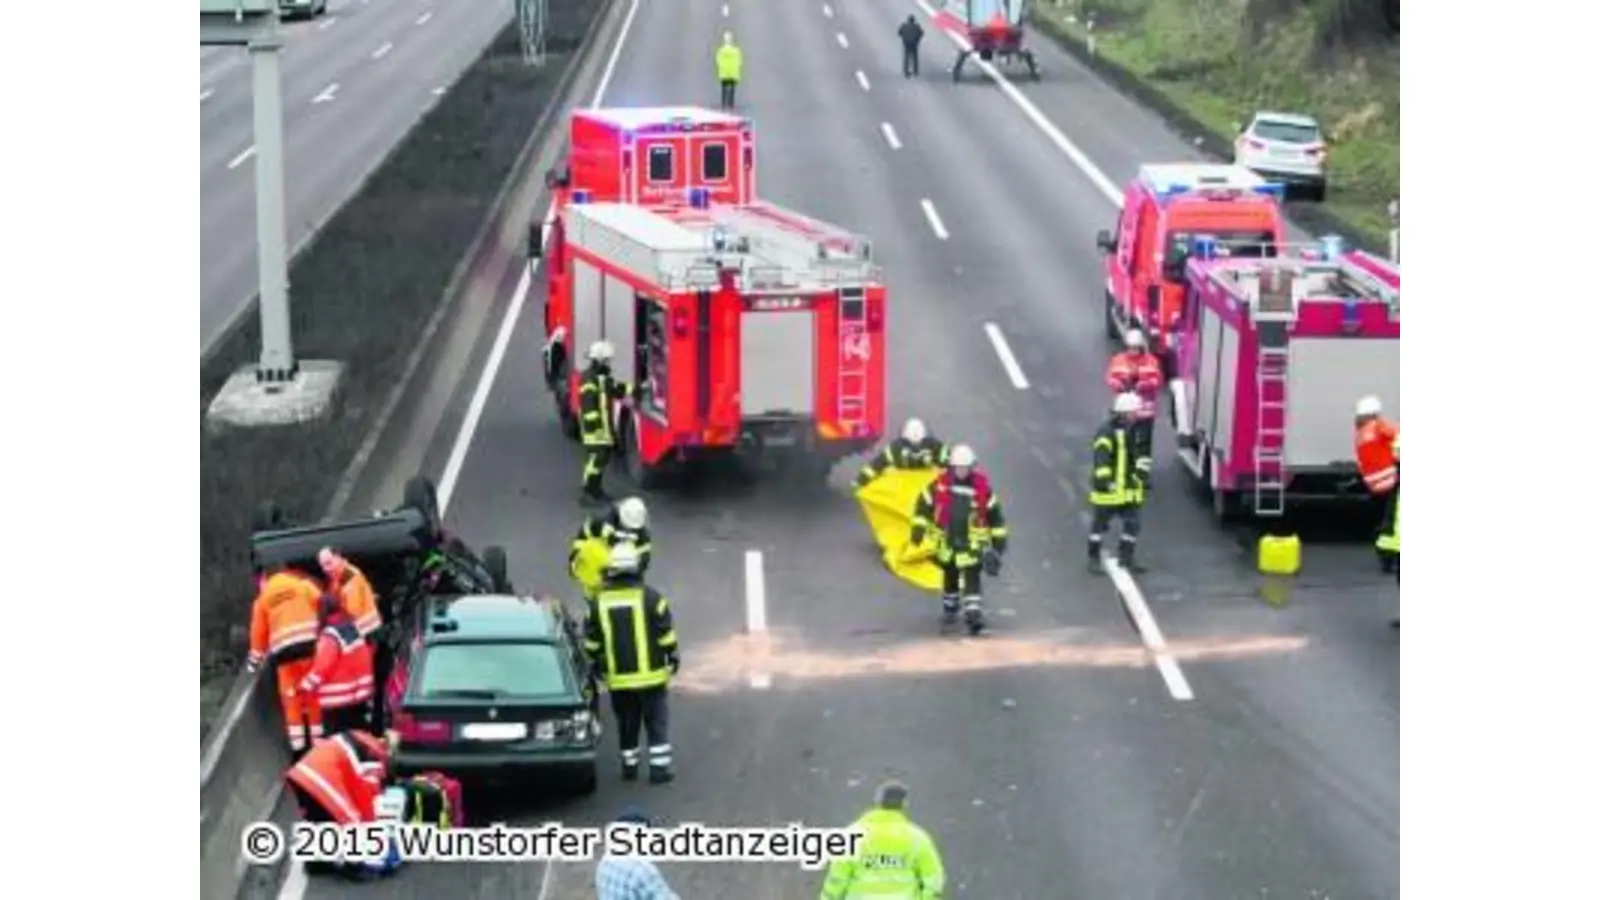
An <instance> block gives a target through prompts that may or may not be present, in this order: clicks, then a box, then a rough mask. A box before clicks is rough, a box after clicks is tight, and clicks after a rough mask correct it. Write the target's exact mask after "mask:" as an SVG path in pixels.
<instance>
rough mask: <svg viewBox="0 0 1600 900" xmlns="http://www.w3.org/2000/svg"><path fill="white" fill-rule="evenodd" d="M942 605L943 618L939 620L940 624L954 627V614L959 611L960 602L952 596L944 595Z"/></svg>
mask: <svg viewBox="0 0 1600 900" xmlns="http://www.w3.org/2000/svg"><path fill="white" fill-rule="evenodd" d="M942 603H943V606H944V616H943V617H942V618H941V620H940V624H943V625H954V624H955V623H956V613H957V612H959V611H960V610H961V601H960V600H958V599H957V598H956V596H955V595H954V594H946V595H945V596H944V600H943V601H942Z"/></svg>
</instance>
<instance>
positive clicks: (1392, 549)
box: [1355, 396, 1400, 625]
mask: <svg viewBox="0 0 1600 900" xmlns="http://www.w3.org/2000/svg"><path fill="white" fill-rule="evenodd" d="M1355 428H1356V435H1355V444H1356V466H1357V467H1358V468H1359V469H1360V470H1361V480H1362V482H1363V483H1365V484H1366V486H1367V490H1368V491H1369V492H1370V493H1371V494H1372V496H1373V497H1374V498H1375V499H1376V500H1377V501H1378V502H1380V503H1382V504H1383V518H1382V520H1381V521H1380V522H1379V524H1378V538H1377V540H1376V541H1375V542H1374V546H1375V549H1376V550H1377V552H1378V564H1379V566H1380V567H1382V569H1383V571H1385V572H1387V573H1389V574H1392V575H1394V577H1395V580H1397V581H1398V580H1399V578H1400V426H1399V425H1396V424H1395V423H1393V422H1390V421H1389V420H1388V419H1386V418H1384V416H1383V401H1381V400H1379V399H1378V398H1377V397H1371V396H1368V397H1362V398H1361V399H1360V400H1358V401H1356V416H1355ZM1393 624H1395V625H1399V624H1400V621H1399V620H1398V619H1396V620H1395V621H1394V622H1393Z"/></svg>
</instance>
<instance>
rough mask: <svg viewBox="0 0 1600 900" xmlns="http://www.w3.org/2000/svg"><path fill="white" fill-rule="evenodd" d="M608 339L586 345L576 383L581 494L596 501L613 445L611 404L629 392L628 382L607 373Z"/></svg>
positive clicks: (601, 498)
mask: <svg viewBox="0 0 1600 900" xmlns="http://www.w3.org/2000/svg"><path fill="white" fill-rule="evenodd" d="M611 356H612V349H611V342H610V341H595V342H594V343H593V344H590V345H589V366H588V368H586V369H584V370H583V378H582V379H581V380H580V381H579V383H578V433H579V436H580V437H581V438H582V440H583V497H584V499H585V500H590V501H595V502H600V501H604V500H607V499H609V498H608V497H607V496H606V492H605V488H604V485H603V479H604V478H605V473H606V467H607V466H609V465H610V464H611V452H612V451H613V450H614V449H616V446H617V423H616V409H615V404H616V403H617V402H618V401H622V400H627V399H628V398H630V397H631V396H632V395H633V389H632V387H631V386H630V385H626V384H623V383H622V382H620V381H618V380H617V379H616V376H614V375H612V374H611Z"/></svg>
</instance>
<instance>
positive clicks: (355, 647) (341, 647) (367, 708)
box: [300, 592, 375, 734]
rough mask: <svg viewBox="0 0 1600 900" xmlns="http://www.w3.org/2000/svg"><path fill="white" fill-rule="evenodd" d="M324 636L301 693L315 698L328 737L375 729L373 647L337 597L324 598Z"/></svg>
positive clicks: (319, 639)
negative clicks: (373, 718) (373, 722)
mask: <svg viewBox="0 0 1600 900" xmlns="http://www.w3.org/2000/svg"><path fill="white" fill-rule="evenodd" d="M318 613H319V614H320V615H321V618H322V633H321V634H320V635H319V636H318V637H317V649H316V653H315V655H313V656H312V657H311V671H310V672H309V673H308V674H307V675H306V677H305V678H303V679H301V681H300V693H302V694H305V695H308V696H312V697H315V698H316V703H317V708H318V709H320V710H321V711H322V729H323V732H324V733H326V734H338V733H339V732H341V731H371V730H372V695H373V693H374V690H375V686H374V682H373V677H372V675H373V673H372V655H373V654H372V645H371V643H370V642H368V641H367V640H366V638H364V637H363V636H362V634H361V631H360V629H358V628H357V627H356V620H355V618H354V617H352V616H351V615H350V613H349V611H348V610H347V609H346V608H345V606H344V604H343V601H341V600H340V599H339V598H338V597H337V596H335V595H334V594H332V593H331V592H330V593H326V594H323V595H322V601H321V608H320V609H319V610H318Z"/></svg>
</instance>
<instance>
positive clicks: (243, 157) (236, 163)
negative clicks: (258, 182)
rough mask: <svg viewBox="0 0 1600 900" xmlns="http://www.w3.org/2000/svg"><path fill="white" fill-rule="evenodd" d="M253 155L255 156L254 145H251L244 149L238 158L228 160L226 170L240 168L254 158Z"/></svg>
mask: <svg viewBox="0 0 1600 900" xmlns="http://www.w3.org/2000/svg"><path fill="white" fill-rule="evenodd" d="M255 155H256V145H255V144H251V145H250V146H248V147H246V148H244V150H243V152H241V153H240V154H239V155H238V156H235V157H234V158H233V159H230V160H228V168H230V169H237V168H239V167H240V166H242V165H244V164H245V163H246V162H249V160H250V157H252V156H255Z"/></svg>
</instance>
